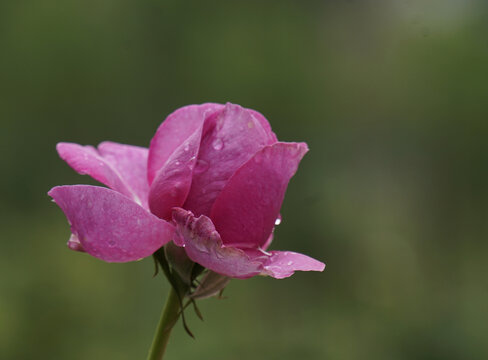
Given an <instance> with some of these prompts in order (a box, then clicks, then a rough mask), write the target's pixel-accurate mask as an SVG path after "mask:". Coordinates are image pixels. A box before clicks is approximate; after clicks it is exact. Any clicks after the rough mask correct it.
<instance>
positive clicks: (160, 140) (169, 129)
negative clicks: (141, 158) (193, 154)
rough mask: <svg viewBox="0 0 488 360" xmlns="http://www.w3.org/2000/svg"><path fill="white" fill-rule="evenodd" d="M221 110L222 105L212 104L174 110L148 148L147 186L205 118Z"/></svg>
mask: <svg viewBox="0 0 488 360" xmlns="http://www.w3.org/2000/svg"><path fill="white" fill-rule="evenodd" d="M222 108H223V105H220V104H212V103H207V104H202V105H189V106H185V107H182V108H180V109H178V110H176V111H175V112H173V113H172V114H170V115H169V116H168V117H167V118H166V119H165V120H164V121H163V123H162V124H161V125H160V126H159V128H158V130H157V131H156V134H155V135H154V137H153V138H152V140H151V146H150V147H149V160H148V172H147V178H148V180H149V184H152V182H153V180H154V178H155V177H156V175H157V173H158V171H159V170H160V169H161V167H162V166H163V165H164V164H165V163H166V161H167V160H168V159H169V157H170V156H171V154H172V153H173V152H174V151H175V150H176V149H177V148H178V147H179V146H180V145H181V144H182V143H183V142H184V141H185V140H186V139H188V138H189V137H190V136H191V135H192V134H193V133H194V132H195V131H196V130H197V129H198V128H199V127H200V126H202V124H203V122H204V120H205V118H206V117H207V116H208V115H209V114H211V113H213V112H215V111H217V110H220V109H222Z"/></svg>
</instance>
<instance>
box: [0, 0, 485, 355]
mask: <svg viewBox="0 0 488 360" xmlns="http://www.w3.org/2000/svg"><path fill="white" fill-rule="evenodd" d="M487 34H488V5H487V3H486V2H485V1H483V0H480V1H474V0H473V1H469V0H459V1H455V0H443V1H440V0H439V1H428V0H418V1H415V0H403V1H400V0H398V1H395V0H391V1H366V0H362V1H360V0H356V1H353V0H350V1H340V0H336V1H332V0H331V1H308V0H302V1H288V0H279V1H278V0H277V1H233V0H227V1H220V2H213V1H176V0H173V1H163V0H137V1H135V0H118V1H115V0H96V1H93V0H88V1H75V0H65V1H55V0H42V1H39V0H2V1H1V2H0V144H1V149H2V155H1V169H2V176H1V177H0V178H1V186H0V189H1V190H0V191H1V201H0V209H1V214H2V215H1V217H0V229H1V245H2V246H1V251H0V358H1V359H75V360H76V359H143V358H145V356H146V352H147V350H148V347H149V345H150V342H151V339H152V335H153V331H154V330H155V327H156V323H157V321H158V318H159V313H160V310H161V307H162V304H163V302H164V299H165V296H166V294H167V291H168V286H167V284H166V283H165V281H164V280H163V278H162V277H156V278H153V277H152V271H153V263H152V260H151V259H145V260H143V261H140V262H136V263H129V264H106V263H103V262H101V261H98V260H96V259H94V258H91V257H89V256H87V255H84V254H80V253H75V252H72V251H69V250H68V248H67V247H66V246H65V243H66V241H67V239H68V235H69V229H68V225H67V223H66V221H65V218H64V216H63V214H62V213H61V211H60V210H59V209H58V208H57V207H56V206H55V205H54V204H52V203H51V202H50V199H49V198H48V196H47V195H46V192H47V191H48V190H49V189H50V188H51V187H52V186H54V185H58V184H75V183H91V184H93V183H94V182H93V181H90V179H89V178H88V177H82V176H79V175H77V174H75V173H74V171H72V170H71V169H70V168H69V167H68V166H67V165H66V164H64V162H63V161H61V160H60V159H59V158H58V156H57V154H56V152H55V144H56V143H57V142H59V141H73V142H78V143H81V144H98V143H99V142H101V141H103V140H112V141H117V142H121V143H128V144H136V145H141V146H147V145H148V143H149V140H150V138H151V137H152V135H153V133H154V131H155V130H156V128H157V126H158V125H159V123H160V122H161V121H162V120H163V119H164V117H165V116H166V115H167V114H169V113H170V112H172V111H173V110H175V109H176V108H178V107H180V106H183V105H186V104H191V103H202V102H207V101H214V102H227V101H230V102H234V103H238V104H241V105H243V106H245V107H250V108H253V109H257V110H259V111H260V112H262V113H263V114H264V115H265V116H266V117H267V118H268V119H269V121H270V123H271V125H272V126H273V129H274V130H275V132H276V133H277V135H278V137H279V138H280V139H281V140H285V141H306V142H307V143H308V144H309V146H310V149H311V151H310V153H309V154H308V155H307V156H306V158H305V159H304V161H303V162H302V164H301V166H300V169H299V171H298V173H297V175H296V176H295V178H294V179H293V180H292V182H291V183H290V186H289V188H288V193H287V197H286V199H285V202H284V206H283V211H282V213H283V223H282V224H281V225H280V226H279V228H278V230H277V235H276V237H275V242H274V245H273V248H274V249H289V250H295V251H299V252H304V253H306V254H310V255H312V256H314V257H316V258H318V259H320V260H323V261H325V262H326V263H327V268H326V270H325V272H324V273H297V274H296V275H295V276H293V277H292V278H289V279H286V280H280V281H278V280H273V279H270V278H261V277H259V278H254V279H251V280H246V281H240V280H234V281H232V283H231V284H230V286H229V287H228V289H227V290H226V295H227V297H228V298H227V299H226V300H217V299H210V300H205V301H202V302H201V303H200V307H201V311H202V312H203V315H204V317H205V322H203V323H202V322H200V320H199V319H197V318H196V317H195V316H194V315H193V314H190V313H191V312H189V313H188V321H189V324H190V327H191V329H192V330H193V332H194V333H195V335H196V338H197V340H196V341H194V340H192V339H191V338H189V337H188V336H187V335H186V334H185V332H184V331H183V328H182V326H181V324H179V325H178V326H177V327H176V328H175V331H174V333H173V336H172V340H171V343H170V346H169V350H168V354H167V357H168V359H214V360H219V359H226V360H227V359H237V360H239V359H269V360H274V359H280V360H281V359H340V360H342V359H362V360H364V359H375V360H378V359H486V358H488V305H487V304H488V282H487V274H488V271H487V270H488V269H487V255H488V251H487V250H488V242H487V241H486V240H487V235H488V221H487V220H488V191H487V189H488V141H487V135H488V126H487V116H488V40H487Z"/></svg>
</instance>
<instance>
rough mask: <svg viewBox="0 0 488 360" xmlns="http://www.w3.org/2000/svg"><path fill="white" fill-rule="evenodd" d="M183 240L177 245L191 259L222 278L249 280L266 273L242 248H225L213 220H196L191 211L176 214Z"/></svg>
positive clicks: (204, 218) (203, 218)
mask: <svg viewBox="0 0 488 360" xmlns="http://www.w3.org/2000/svg"><path fill="white" fill-rule="evenodd" d="M173 220H174V222H175V223H176V229H177V233H178V235H179V236H180V238H179V239H178V240H177V241H175V242H176V243H177V245H180V246H184V247H185V251H186V253H187V255H188V257H189V258H190V259H192V260H193V261H195V262H197V263H199V264H200V265H202V266H204V267H206V268H209V269H210V270H212V271H214V272H216V273H219V274H221V275H225V276H229V277H234V278H240V279H246V278H250V277H252V276H255V275H258V274H260V273H261V272H262V271H264V268H263V264H262V262H261V261H253V260H251V259H250V258H249V256H247V255H246V253H245V252H244V251H242V250H240V249H237V248H234V247H226V246H223V245H222V240H221V239H220V236H219V233H218V232H217V231H215V227H214V226H213V224H212V221H211V220H210V219H209V218H208V217H206V216H204V215H201V216H200V217H198V218H196V217H195V216H194V215H193V214H192V213H191V212H190V211H186V210H183V209H181V208H177V209H175V210H174V211H173Z"/></svg>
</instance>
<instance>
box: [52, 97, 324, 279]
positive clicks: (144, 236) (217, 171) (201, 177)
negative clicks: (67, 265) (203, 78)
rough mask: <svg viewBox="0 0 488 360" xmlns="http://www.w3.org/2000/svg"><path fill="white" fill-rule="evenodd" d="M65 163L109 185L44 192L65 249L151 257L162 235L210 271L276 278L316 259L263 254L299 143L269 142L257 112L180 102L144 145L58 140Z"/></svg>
mask: <svg viewBox="0 0 488 360" xmlns="http://www.w3.org/2000/svg"><path fill="white" fill-rule="evenodd" d="M57 151H58V153H59V155H60V156H61V158H62V159H63V160H65V161H66V162H67V163H68V164H69V165H70V166H71V167H72V168H73V169H75V170H76V171H77V172H78V173H80V174H88V175H90V176H91V177H93V178H94V179H96V180H98V181H100V182H101V183H103V184H105V185H107V186H108V187H109V188H110V189H108V188H105V187H98V186H89V185H73V186H58V187H55V188H53V189H51V191H49V195H50V196H51V197H52V198H53V199H54V201H55V202H56V203H57V204H58V205H59V206H60V207H61V209H62V210H63V212H64V213H65V214H66V217H67V218H68V221H69V223H70V225H71V232H72V236H71V238H70V240H69V241H68V246H69V247H70V248H71V249H73V250H78V251H85V252H87V253H89V254H90V255H92V256H94V257H96V258H99V259H101V260H104V261H107V262H127V261H134V260H138V259H141V258H144V257H147V256H150V255H151V254H153V253H154V252H155V251H156V250H158V249H159V248H160V247H161V246H163V245H164V244H166V243H167V242H169V241H173V242H174V243H175V244H176V245H178V246H180V247H183V248H184V249H185V252H186V254H187V255H188V257H189V258H190V259H191V260H193V261H194V262H196V263H199V264H200V265H202V266H204V267H206V268H208V269H210V270H213V271H214V272H216V273H219V274H222V275H225V276H229V277H234V278H249V277H252V276H255V275H269V276H272V277H275V278H284V277H288V276H290V275H292V274H293V272H294V271H296V270H305V271H306V270H313V271H322V270H323V269H324V266H325V265H324V264H323V263H321V262H319V261H317V260H314V259H312V258H310V257H308V256H306V255H302V254H298V253H295V252H290V251H270V252H268V251H267V248H268V247H269V245H270V243H271V240H272V238H273V229H274V226H275V221H276V219H278V218H279V216H280V215H279V211H280V207H281V204H282V202H283V197H284V195H285V191H286V188H287V185H288V182H289V180H290V178H291V177H292V176H293V175H294V174H295V172H296V170H297V167H298V164H299V162H300V160H301V159H302V157H303V156H304V155H305V153H306V152H307V151H308V147H307V145H306V144H305V143H285V142H279V141H278V140H277V138H276V135H275V134H274V133H273V132H272V130H271V127H270V125H269V123H268V121H267V120H266V119H265V118H264V116H263V115H261V114H260V113H258V112H256V111H254V110H250V109H244V108H242V107H240V106H239V105H234V104H226V105H220V104H210V103H209V104H202V105H190V106H185V107H183V108H180V109H178V110H176V111H175V112H173V113H172V114H171V115H169V116H168V117H167V118H166V120H165V121H164V122H163V123H162V124H161V126H160V127H159V128H158V130H157V132H156V134H155V136H154V137H153V139H152V140H151V145H150V147H149V149H146V148H141V147H136V146H131V145H122V144H117V143H113V142H103V143H101V144H100V145H99V146H98V148H97V149H95V148H94V147H91V146H80V145H77V144H72V143H59V144H58V145H57Z"/></svg>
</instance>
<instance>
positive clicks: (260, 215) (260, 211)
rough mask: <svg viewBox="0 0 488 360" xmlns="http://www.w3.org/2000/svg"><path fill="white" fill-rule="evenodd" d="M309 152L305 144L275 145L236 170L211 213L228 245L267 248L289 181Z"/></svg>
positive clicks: (266, 148)
mask: <svg viewBox="0 0 488 360" xmlns="http://www.w3.org/2000/svg"><path fill="white" fill-rule="evenodd" d="M307 151H308V148H307V145H306V144H305V143H275V144H274V145H270V146H266V147H264V148H263V149H262V150H260V151H259V152H257V153H256V154H255V155H254V156H253V157H252V159H250V160H249V161H248V162H246V163H245V164H244V165H243V166H242V167H241V168H240V169H239V170H237V171H236V173H235V174H234V175H233V176H232V178H231V179H230V180H229V181H228V183H227V184H226V186H225V188H224V189H223V190H222V192H221V193H220V195H219V197H218V198H217V200H216V201H215V204H214V205H213V208H212V214H211V219H212V221H213V223H214V224H215V227H216V229H217V231H218V232H219V234H220V235H221V237H222V240H223V242H224V244H226V245H232V246H237V247H239V248H256V247H265V246H266V245H267V241H266V240H267V239H268V238H269V236H270V234H271V231H272V229H273V226H274V225H275V220H276V219H277V218H278V216H279V212H280V208H281V204H282V202H283V198H284V196H285V191H286V187H287V186H288V182H289V180H290V178H291V177H292V176H293V175H294V174H295V172H296V170H297V168H298V164H299V162H300V160H301V159H302V157H303V155H305V153H306V152H307Z"/></svg>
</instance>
